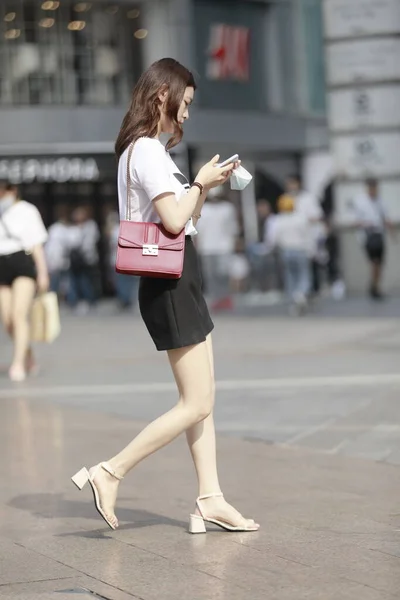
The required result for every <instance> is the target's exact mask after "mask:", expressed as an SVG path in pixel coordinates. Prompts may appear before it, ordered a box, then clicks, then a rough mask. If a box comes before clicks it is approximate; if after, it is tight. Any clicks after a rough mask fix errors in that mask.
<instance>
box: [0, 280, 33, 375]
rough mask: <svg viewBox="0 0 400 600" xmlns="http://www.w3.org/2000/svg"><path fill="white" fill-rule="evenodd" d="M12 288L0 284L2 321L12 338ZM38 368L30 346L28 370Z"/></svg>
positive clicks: (27, 361) (27, 356)
mask: <svg viewBox="0 0 400 600" xmlns="http://www.w3.org/2000/svg"><path fill="white" fill-rule="evenodd" d="M12 298H13V296H12V290H11V287H9V286H0V316H1V321H2V323H3V325H4V328H5V330H6V331H7V333H8V335H9V336H10V338H12V337H13V326H12V318H11V317H12V310H11V307H12ZM36 369H37V365H36V361H35V357H34V354H33V350H32V346H29V348H28V351H27V354H26V370H27V371H28V372H32V371H35V370H36Z"/></svg>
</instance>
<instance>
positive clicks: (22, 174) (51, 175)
mask: <svg viewBox="0 0 400 600" xmlns="http://www.w3.org/2000/svg"><path fill="white" fill-rule="evenodd" d="M99 175H100V172H99V168H98V165H97V162H96V160H95V159H94V158H67V157H60V158H26V159H11V160H8V159H3V160H0V179H8V180H10V181H11V182H12V183H17V184H18V183H32V182H33V181H40V182H47V183H51V182H56V183H66V182H67V181H75V182H79V181H97V180H98V179H99Z"/></svg>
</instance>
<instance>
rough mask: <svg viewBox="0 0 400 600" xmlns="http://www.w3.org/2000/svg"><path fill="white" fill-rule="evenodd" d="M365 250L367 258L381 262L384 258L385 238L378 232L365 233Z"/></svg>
mask: <svg viewBox="0 0 400 600" xmlns="http://www.w3.org/2000/svg"><path fill="white" fill-rule="evenodd" d="M365 251H366V253H367V256H368V258H369V260H370V261H371V262H373V263H377V264H381V263H382V262H383V259H384V258H385V238H384V236H383V235H382V234H381V233H379V232H371V233H367V240H366V243H365Z"/></svg>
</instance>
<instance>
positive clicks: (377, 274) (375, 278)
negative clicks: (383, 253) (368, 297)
mask: <svg viewBox="0 0 400 600" xmlns="http://www.w3.org/2000/svg"><path fill="white" fill-rule="evenodd" d="M371 269H372V289H373V290H374V291H375V292H377V293H379V291H380V289H379V288H380V281H381V275H382V265H381V264H380V263H379V262H378V261H375V262H373V263H371Z"/></svg>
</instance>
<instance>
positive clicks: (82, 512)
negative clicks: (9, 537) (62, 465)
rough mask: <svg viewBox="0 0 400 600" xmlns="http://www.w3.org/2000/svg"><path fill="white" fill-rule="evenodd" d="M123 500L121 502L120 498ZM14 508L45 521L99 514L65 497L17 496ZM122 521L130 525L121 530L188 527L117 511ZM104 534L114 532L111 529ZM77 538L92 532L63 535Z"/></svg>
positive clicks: (89, 504) (144, 512) (129, 510)
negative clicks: (166, 526) (163, 526)
mask: <svg viewBox="0 0 400 600" xmlns="http://www.w3.org/2000/svg"><path fill="white" fill-rule="evenodd" d="M120 500H121V499H120ZM8 506H10V507H11V508H17V509H19V510H24V511H27V512H30V513H31V514H32V515H33V516H35V517H42V518H44V519H57V518H58V519H65V518H71V519H93V517H94V516H96V515H97V512H96V510H95V508H94V506H93V502H79V501H77V502H75V501H71V500H66V499H64V496H63V494H50V493H48V494H26V495H23V496H16V497H15V498H12V499H11V500H10V502H8ZM116 513H117V516H118V520H119V521H120V523H121V522H126V521H127V523H124V524H122V525H120V527H118V529H119V530H124V529H140V528H142V527H150V526H154V525H171V526H173V527H179V528H182V527H186V526H187V523H186V522H183V521H178V520H176V519H171V518H169V517H165V516H163V515H158V514H155V513H152V512H149V511H147V510H143V509H132V508H117V510H116ZM104 531H110V529H109V528H108V527H107V528H106V529H105V530H104ZM68 535H75V536H77V537H93V534H92V532H82V531H79V532H74V533H64V534H60V535H59V537H63V536H68Z"/></svg>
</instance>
